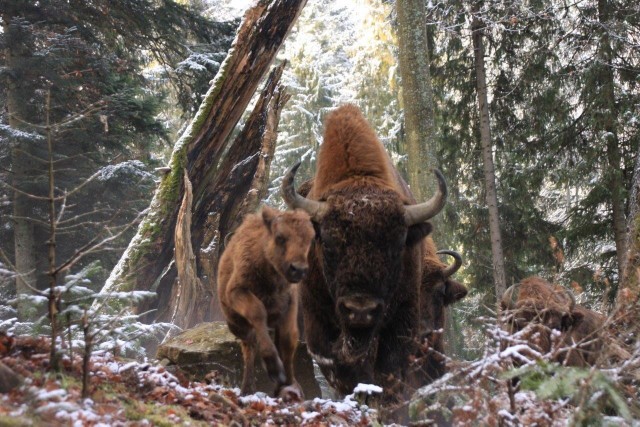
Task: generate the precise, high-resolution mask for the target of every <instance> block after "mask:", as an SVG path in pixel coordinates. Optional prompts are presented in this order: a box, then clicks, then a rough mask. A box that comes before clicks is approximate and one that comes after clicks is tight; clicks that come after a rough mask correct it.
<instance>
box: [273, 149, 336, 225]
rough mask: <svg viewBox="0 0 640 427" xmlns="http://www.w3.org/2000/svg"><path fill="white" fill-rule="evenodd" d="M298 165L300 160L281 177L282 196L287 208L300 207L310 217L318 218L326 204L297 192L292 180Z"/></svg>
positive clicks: (325, 208) (322, 213)
mask: <svg viewBox="0 0 640 427" xmlns="http://www.w3.org/2000/svg"><path fill="white" fill-rule="evenodd" d="M299 167H300V161H298V162H297V163H296V164H295V165H293V166H291V167H290V168H289V170H288V171H287V173H286V174H285V176H284V178H283V179H282V184H281V185H280V189H281V191H282V198H283V199H284V201H285V203H286V204H287V206H289V208H291V209H296V208H297V209H302V210H304V211H306V212H307V213H308V214H309V216H310V217H311V219H314V220H320V219H321V218H322V216H323V215H324V214H325V212H326V210H327V204H326V203H325V202H318V201H316V200H311V199H307V198H306V197H302V196H301V195H299V194H298V192H297V191H296V189H295V186H294V183H293V182H294V180H295V177H296V172H297V171H298V168H299Z"/></svg>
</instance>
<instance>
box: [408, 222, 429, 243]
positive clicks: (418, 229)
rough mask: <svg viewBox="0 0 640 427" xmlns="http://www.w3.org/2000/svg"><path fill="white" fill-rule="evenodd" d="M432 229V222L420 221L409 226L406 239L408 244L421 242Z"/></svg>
mask: <svg viewBox="0 0 640 427" xmlns="http://www.w3.org/2000/svg"><path fill="white" fill-rule="evenodd" d="M432 229H433V227H432V226H431V223H430V222H420V223H418V224H414V225H412V226H411V227H409V231H407V240H406V243H407V246H413V245H415V244H416V243H420V242H421V241H422V239H424V238H425V237H427V236H428V235H429V233H431V230H432Z"/></svg>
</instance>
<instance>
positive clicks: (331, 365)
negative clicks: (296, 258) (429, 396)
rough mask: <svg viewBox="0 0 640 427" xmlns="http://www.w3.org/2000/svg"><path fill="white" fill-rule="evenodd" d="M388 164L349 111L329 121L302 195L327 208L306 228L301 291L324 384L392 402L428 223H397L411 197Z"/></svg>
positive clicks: (404, 362) (414, 319) (411, 347)
mask: <svg viewBox="0 0 640 427" xmlns="http://www.w3.org/2000/svg"><path fill="white" fill-rule="evenodd" d="M388 159H389V158H388V155H387V153H386V151H385V149H384V147H383V146H382V144H381V143H380V141H379V140H378V138H377V137H376V135H375V133H374V132H373V130H372V129H371V127H370V126H369V124H368V123H367V122H366V120H365V119H364V117H363V115H362V113H361V112H360V111H359V109H358V108H357V107H355V106H352V105H347V106H343V107H340V108H338V109H337V110H336V111H334V112H333V113H331V115H329V116H328V117H327V119H326V121H325V135H324V142H323V144H322V145H321V146H320V150H319V152H318V161H317V172H316V175H315V178H314V181H313V185H312V188H311V189H310V191H309V199H312V200H322V201H326V202H327V205H328V211H327V212H326V214H325V215H324V216H323V217H322V218H321V220H320V222H319V223H314V226H315V227H316V240H315V242H314V245H313V247H312V250H311V253H310V255H309V276H308V278H307V279H306V280H305V281H304V283H303V286H302V287H301V294H302V302H303V304H302V311H303V317H304V329H305V338H306V340H307V345H308V348H309V351H310V353H311V354H312V356H314V358H315V359H316V361H317V362H318V364H319V366H320V368H321V370H322V372H323V374H324V375H325V377H327V379H328V381H329V383H330V384H331V385H332V386H333V387H335V388H336V389H337V390H338V391H339V392H341V393H344V394H347V393H351V392H352V390H353V387H354V386H356V385H357V384H358V383H359V382H362V383H375V384H379V385H382V386H383V388H384V393H385V399H386V400H387V401H393V400H394V399H402V398H404V397H406V395H407V391H409V390H410V388H411V387H406V386H407V382H411V381H413V380H412V378H410V376H409V375H408V374H409V371H410V367H409V365H410V359H411V358H412V357H413V356H414V355H415V354H417V352H418V348H417V342H418V340H417V336H418V333H419V319H418V317H419V305H420V304H419V288H420V281H421V278H422V258H423V248H422V245H421V244H419V243H420V242H421V241H422V239H423V238H424V237H425V236H426V235H427V234H428V233H429V232H430V230H431V226H430V224H429V223H419V224H416V225H413V226H410V227H407V226H406V225H405V220H404V217H403V215H404V206H405V205H406V204H409V200H408V198H407V197H406V196H405V195H404V194H403V193H402V192H401V191H400V186H401V184H400V183H399V182H398V181H397V180H396V171H395V170H394V168H393V166H392V165H391V162H390V161H389V160H388ZM443 265H444V264H443ZM422 383H424V381H417V382H416V383H415V384H412V385H413V386H416V385H421V384H422Z"/></svg>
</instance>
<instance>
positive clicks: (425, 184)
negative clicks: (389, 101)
mask: <svg viewBox="0 0 640 427" xmlns="http://www.w3.org/2000/svg"><path fill="white" fill-rule="evenodd" d="M425 7H426V5H425V2H424V1H423V0H397V1H396V10H397V13H398V47H399V63H400V76H401V78H402V108H403V111H404V123H405V140H406V151H407V171H408V178H409V185H410V186H411V192H412V193H413V195H414V196H415V198H416V200H419V201H423V200H426V199H427V198H428V197H427V196H428V195H429V194H432V193H433V191H434V189H435V182H434V181H433V178H432V177H433V174H432V173H431V172H430V170H431V169H433V168H434V167H435V166H436V156H435V153H434V149H433V145H430V144H433V142H434V140H435V132H434V116H433V115H434V113H433V112H434V108H433V88H432V87H431V73H430V71H429V49H428V48H427V44H428V37H427V25H426V22H427V19H426V11H425Z"/></svg>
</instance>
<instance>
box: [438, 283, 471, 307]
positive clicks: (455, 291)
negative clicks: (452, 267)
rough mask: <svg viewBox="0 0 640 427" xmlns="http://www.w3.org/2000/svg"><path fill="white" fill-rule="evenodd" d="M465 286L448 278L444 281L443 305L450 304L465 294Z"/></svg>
mask: <svg viewBox="0 0 640 427" xmlns="http://www.w3.org/2000/svg"><path fill="white" fill-rule="evenodd" d="M467 292H468V291H467V288H465V287H464V285H463V284H462V283H460V282H458V281H456V280H451V279H448V280H446V281H445V282H444V305H451V304H453V303H455V302H458V301H460V300H461V299H462V298H464V297H466V296H467Z"/></svg>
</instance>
